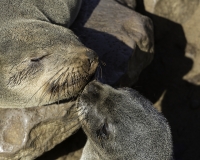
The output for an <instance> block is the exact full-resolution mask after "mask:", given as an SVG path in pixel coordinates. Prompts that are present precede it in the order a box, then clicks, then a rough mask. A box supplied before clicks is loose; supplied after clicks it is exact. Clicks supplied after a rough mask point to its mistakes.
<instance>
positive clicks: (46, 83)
mask: <svg viewBox="0 0 200 160" xmlns="http://www.w3.org/2000/svg"><path fill="white" fill-rule="evenodd" d="M63 68H64V67H62V68H61V69H60V70H58V71H57V72H56V73H55V74H54V75H53V76H52V77H51V78H50V79H49V80H48V81H47V82H46V83H44V84H43V85H42V86H41V87H40V88H39V89H38V90H37V91H36V92H35V93H34V94H33V95H32V96H31V97H30V99H29V101H30V100H31V99H32V98H33V97H34V96H35V95H36V94H37V93H38V92H39V91H40V90H41V89H42V88H43V87H44V86H45V85H46V84H47V83H48V82H50V81H51V80H52V79H53V78H54V76H56V75H57V74H58V73H59V72H60V71H61V70H62V69H63ZM29 101H28V102H27V103H26V104H25V105H24V108H25V107H26V105H27V104H28V103H29Z"/></svg>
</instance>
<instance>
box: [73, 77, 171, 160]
mask: <svg viewBox="0 0 200 160" xmlns="http://www.w3.org/2000/svg"><path fill="white" fill-rule="evenodd" d="M77 109H78V114H79V119H80V121H81V124H82V128H83V130H84V132H85V133H86V135H87V137H88V140H87V142H86V145H85V147H84V149H83V154H82V157H81V160H94V159H95V160H97V159H98V160H133V159H134V160H152V159H153V160H170V159H172V139H171V132H170V128H169V125H168V123H167V121H166V119H165V118H164V117H163V116H162V115H161V114H160V113H158V112H157V111H156V109H155V108H154V107H153V106H152V104H151V103H150V102H149V101H148V100H147V99H145V98H144V97H143V96H141V95H140V94H139V93H138V92H136V91H135V90H133V89H130V88H119V89H114V88H112V87H110V86H108V85H103V84H101V83H99V82H97V81H92V82H90V83H89V84H88V85H87V86H86V87H85V89H84V91H83V93H82V94H81V95H80V97H79V99H78V105H77Z"/></svg>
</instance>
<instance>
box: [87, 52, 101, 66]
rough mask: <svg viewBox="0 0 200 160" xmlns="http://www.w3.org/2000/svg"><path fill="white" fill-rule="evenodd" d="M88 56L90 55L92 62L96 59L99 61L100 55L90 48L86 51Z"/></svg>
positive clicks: (89, 58)
mask: <svg viewBox="0 0 200 160" xmlns="http://www.w3.org/2000/svg"><path fill="white" fill-rule="evenodd" d="M86 56H87V57H88V60H89V62H90V64H92V63H93V62H94V61H95V62H97V61H98V55H97V54H96V52H94V51H93V50H88V51H87V52H86Z"/></svg>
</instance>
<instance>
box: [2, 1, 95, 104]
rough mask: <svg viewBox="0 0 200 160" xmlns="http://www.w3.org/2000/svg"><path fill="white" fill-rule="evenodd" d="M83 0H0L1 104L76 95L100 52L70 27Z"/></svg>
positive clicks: (34, 101) (93, 68)
mask: <svg viewBox="0 0 200 160" xmlns="http://www.w3.org/2000/svg"><path fill="white" fill-rule="evenodd" d="M80 5H81V0H59V1H57V0H9V1H7V0H1V1H0V6H1V8H0V12H1V16H0V73H1V74H0V88H1V91H0V107H3V108H13V107H18V108H20V107H21V108H22V107H33V106H38V105H47V104H51V103H55V102H60V101H62V100H66V99H67V100H68V99H70V98H73V97H75V96H77V94H78V93H79V92H80V90H81V89H82V88H83V87H84V86H85V85H86V84H87V83H88V81H89V78H90V77H91V75H92V74H93V73H94V72H95V69H96V67H97V64H98V58H97V55H96V53H95V52H94V51H92V50H90V49H88V48H86V47H85V46H84V45H83V44H82V43H81V42H80V41H79V39H78V38H77V37H76V35H75V34H74V33H73V32H72V31H71V30H70V29H68V28H67V27H69V26H70V25H71V24H72V23H73V21H74V19H75V18H76V16H77V14H78V11H79V9H80Z"/></svg>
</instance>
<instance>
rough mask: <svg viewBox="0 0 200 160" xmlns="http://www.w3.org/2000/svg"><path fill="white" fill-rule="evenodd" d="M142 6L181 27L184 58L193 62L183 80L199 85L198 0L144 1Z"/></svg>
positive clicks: (199, 29)
mask: <svg viewBox="0 0 200 160" xmlns="http://www.w3.org/2000/svg"><path fill="white" fill-rule="evenodd" d="M144 6H145V9H146V11H147V12H150V13H152V14H153V15H158V16H160V17H164V18H166V19H169V20H171V21H174V22H176V23H179V24H180V25H181V26H182V27H183V30H184V32H185V37H186V40H187V46H186V48H185V52H186V53H185V56H186V57H188V58H190V59H192V60H193V67H192V69H191V71H190V72H188V73H187V74H186V75H185V76H184V79H185V80H187V81H189V82H191V83H193V84H196V85H199V84H200V80H198V79H197V78H196V77H198V75H199V74H200V71H199V68H200V63H199V62H200V46H199V41H200V28H199V25H200V24H199V23H200V22H199V17H200V2H199V0H192V1H191V0H156V1H155V0H144ZM157 32H158V30H157ZM163 34H164V33H163Z"/></svg>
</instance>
